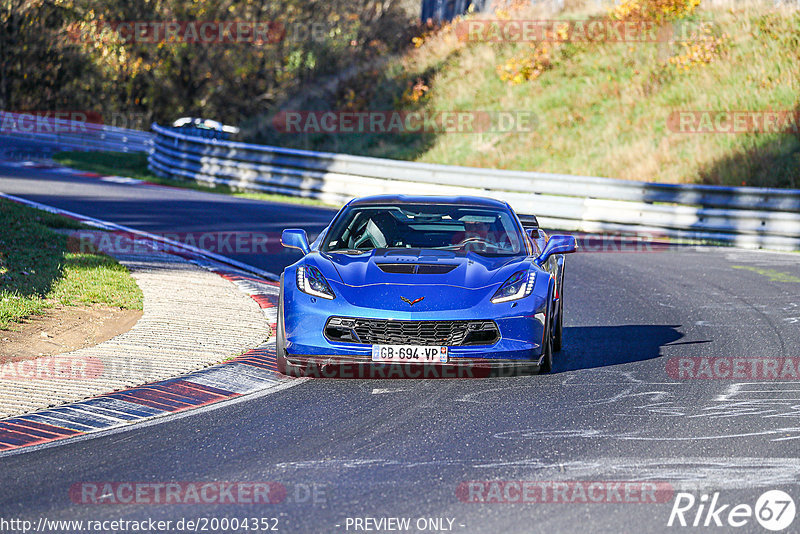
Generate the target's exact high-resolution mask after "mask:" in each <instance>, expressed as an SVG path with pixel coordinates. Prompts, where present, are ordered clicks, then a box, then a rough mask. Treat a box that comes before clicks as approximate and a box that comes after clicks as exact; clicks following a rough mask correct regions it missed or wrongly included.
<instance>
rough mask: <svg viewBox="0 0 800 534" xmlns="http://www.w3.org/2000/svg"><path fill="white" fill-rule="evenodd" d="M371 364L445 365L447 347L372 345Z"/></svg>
mask: <svg viewBox="0 0 800 534" xmlns="http://www.w3.org/2000/svg"><path fill="white" fill-rule="evenodd" d="M372 361H373V362H399V363H447V347H426V346H420V345H373V346H372Z"/></svg>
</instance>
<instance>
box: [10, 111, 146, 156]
mask: <svg viewBox="0 0 800 534" xmlns="http://www.w3.org/2000/svg"><path fill="white" fill-rule="evenodd" d="M0 136H4V137H11V138H13V139H23V140H35V141H36V142H37V143H46V144H48V145H53V146H54V147H56V148H58V149H65V150H87V151H88V150H111V151H115V152H149V151H150V150H151V148H152V146H153V134H152V133H150V132H143V131H140V130H129V129H126V128H117V127H114V126H108V125H105V124H97V123H92V122H80V121H72V120H66V119H60V118H46V117H39V116H36V115H35V114H26V113H10V112H7V111H0Z"/></svg>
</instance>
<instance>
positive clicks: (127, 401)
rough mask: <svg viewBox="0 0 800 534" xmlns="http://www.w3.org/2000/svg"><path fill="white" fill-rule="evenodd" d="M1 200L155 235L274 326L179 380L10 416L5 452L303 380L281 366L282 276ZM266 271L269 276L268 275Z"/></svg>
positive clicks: (0, 440) (3, 435) (1, 433)
mask: <svg viewBox="0 0 800 534" xmlns="http://www.w3.org/2000/svg"><path fill="white" fill-rule="evenodd" d="M0 198H6V199H9V200H12V201H15V202H19V203H22V204H26V205H29V206H32V207H35V208H38V209H42V210H45V211H48V212H51V213H56V214H59V215H65V216H67V217H70V218H73V219H76V220H78V221H81V222H83V223H86V224H89V225H92V226H95V227H99V228H103V229H110V230H115V231H118V232H123V233H129V234H131V235H135V236H137V237H138V238H139V239H140V240H142V239H146V240H148V242H149V243H151V244H152V248H153V249H154V250H159V251H164V252H168V253H170V254H176V255H179V256H181V257H183V258H185V259H187V260H189V261H191V262H193V263H195V264H198V265H200V266H201V267H204V268H206V269H208V270H211V271H213V272H215V273H217V274H218V275H220V276H222V277H223V278H225V279H227V280H229V281H231V282H233V283H234V284H235V285H236V286H237V287H238V288H239V289H240V290H241V291H243V292H244V293H246V294H248V295H250V296H251V297H252V298H253V299H254V300H255V301H256V302H257V303H258V305H259V306H260V307H261V309H262V310H263V311H264V313H265V314H266V316H267V318H268V320H269V323H270V327H271V329H272V330H271V334H272V335H271V338H270V340H269V341H268V342H267V343H264V344H263V345H261V346H260V347H258V348H255V349H253V350H250V351H248V352H246V353H245V354H242V355H241V356H238V357H236V358H233V359H231V360H229V361H226V362H224V363H221V364H219V365H215V366H213V367H209V368H207V369H203V370H200V371H195V372H193V373H189V374H187V375H184V376H180V377H177V378H171V379H168V380H162V381H159V382H154V383H151V384H145V385H143V386H137V387H134V388H131V389H127V390H122V391H115V392H113V393H108V394H104V395H100V396H97V397H94V398H91V399H87V400H84V401H80V402H76V403H72V404H67V405H64V406H60V407H57V408H49V409H46V410H42V411H38V412H35V413H30V414H25V415H20V416H16V417H12V418H9V419H4V420H2V421H0V455H2V454H3V453H8V452H11V451H16V450H18V449H22V448H27V447H32V446H40V445H44V444H47V443H51V442H55V441H59V440H62V439H66V438H71V437H75V436H83V435H87V434H92V433H96V432H103V431H107V430H110V429H114V428H119V427H123V426H126V425H131V424H133V423H138V422H141V421H145V420H148V419H153V418H156V417H162V416H166V415H170V414H174V413H177V412H182V411H185V410H190V409H193V408H199V407H201V406H207V405H209V404H214V403H217V402H221V401H224V400H229V399H234V398H236V397H241V396H243V395H248V394H253V393H257V392H267V390H275V391H279V390H282V389H285V388H287V387H291V386H293V385H298V384H300V383H301V382H303V381H304V380H303V379H296V378H289V377H286V376H284V375H282V374H280V373H279V372H278V367H277V361H276V358H275V344H274V333H275V322H276V319H277V301H278V293H279V289H278V284H277V282H275V281H274V280H271V279H276V278H277V277H276V276H275V275H273V274H271V273H265V272H263V271H260V270H259V269H256V268H254V267H251V266H248V265H245V264H239V262H235V261H233V260H230V259H229V258H224V257H222V256H218V255H216V254H212V253H208V252H206V251H203V250H201V249H197V248H195V247H191V246H187V245H183V244H181V243H177V242H170V241H169V240H167V239H164V238H161V237H159V236H155V235H152V234H148V233H146V232H141V231H138V230H133V229H131V228H126V227H124V226H120V225H116V224H113V223H109V222H107V221H102V220H99V219H94V218H91V217H86V216H83V215H80V214H77V213H72V212H68V211H66V210H60V209H58V208H54V207H52V206H46V205H43V204H39V203H37V202H32V201H29V200H25V199H22V198H18V197H14V196H11V195H6V194H3V193H0ZM237 264H238V265H237ZM239 266H242V267H245V268H246V270H242V269H241V268H239ZM262 273H263V275H266V276H268V277H269V278H270V279H267V278H265V277H264V276H261V275H262Z"/></svg>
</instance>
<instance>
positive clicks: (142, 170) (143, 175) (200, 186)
mask: <svg viewBox="0 0 800 534" xmlns="http://www.w3.org/2000/svg"><path fill="white" fill-rule="evenodd" d="M53 159H54V160H55V161H57V162H58V163H60V164H61V165H64V166H66V167H72V168H73V169H80V170H82V171H89V172H96V173H98V174H104V175H112V176H125V177H127V178H136V179H137V180H145V181H147V182H151V183H155V184H161V185H169V186H173V187H183V188H186V189H193V190H195V191H203V192H205V193H220V194H225V195H231V196H234V197H238V198H248V199H251V200H263V201H266V202H283V203H291V204H301V205H306V206H328V205H330V204H326V203H325V202H322V201H320V200H316V199H313V198H300V197H291V196H288V195H273V194H269V193H255V192H250V191H244V190H240V189H236V188H232V187H228V186H225V185H217V186H213V187H212V186H209V185H207V184H204V183H202V182H193V181H190V180H170V179H167V178H162V177H160V176H156V175H155V174H153V173H152V172H150V169H148V168H147V155H146V154H142V153H138V152H134V153H130V152H58V153H56V154H55V155H54V156H53Z"/></svg>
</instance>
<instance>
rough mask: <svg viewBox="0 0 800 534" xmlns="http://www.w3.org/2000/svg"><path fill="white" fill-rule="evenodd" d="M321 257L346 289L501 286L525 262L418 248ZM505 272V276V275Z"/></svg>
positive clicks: (513, 258) (516, 258)
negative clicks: (384, 286)
mask: <svg viewBox="0 0 800 534" xmlns="http://www.w3.org/2000/svg"><path fill="white" fill-rule="evenodd" d="M324 258H326V259H327V260H328V262H329V263H330V265H331V266H333V268H334V269H335V271H336V275H337V276H336V278H338V281H340V282H341V283H343V284H345V285H348V286H354V287H366V286H374V285H386V284H389V285H413V286H437V285H441V286H449V287H456V288H463V289H480V288H484V287H486V286H490V285H492V284H495V283H501V282H503V281H505V280H506V278H508V276H510V275H511V274H512V273H513V272H514V266H520V265H522V264H524V263H525V262H526V259H527V258H525V257H524V256H514V257H508V256H503V257H487V256H481V255H479V254H475V253H473V252H469V253H455V252H451V251H446V250H418V249H410V250H381V249H377V250H372V251H369V252H365V253H364V254H358V255H348V254H324ZM328 262H326V263H328ZM520 268H525V266H521V267H520ZM408 271H416V272H408ZM506 271H508V274H504V273H506ZM323 272H324V271H323Z"/></svg>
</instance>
